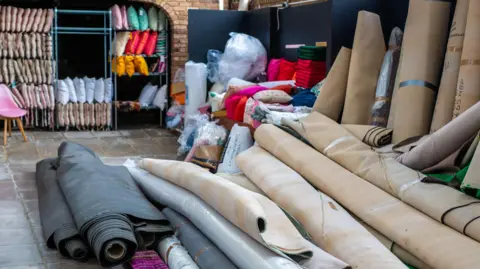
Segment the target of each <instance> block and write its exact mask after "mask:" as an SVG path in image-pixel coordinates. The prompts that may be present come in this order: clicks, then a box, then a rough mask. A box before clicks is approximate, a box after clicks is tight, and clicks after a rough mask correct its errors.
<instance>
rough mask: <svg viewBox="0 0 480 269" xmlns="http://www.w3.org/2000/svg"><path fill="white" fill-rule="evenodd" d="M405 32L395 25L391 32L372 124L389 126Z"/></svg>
mask: <svg viewBox="0 0 480 269" xmlns="http://www.w3.org/2000/svg"><path fill="white" fill-rule="evenodd" d="M402 38H403V32H402V30H400V28H398V27H395V28H394V29H393V30H392V33H391V34H390V40H389V42H388V51H387V53H386V54H385V58H384V59H383V64H382V69H381V71H380V76H379V78H378V83H377V90H376V92H375V102H374V103H373V107H372V117H371V120H370V124H371V125H375V126H380V127H387V123H388V115H389V114H390V105H391V104H392V95H393V89H394V88H395V78H396V75H397V69H398V64H399V61H400V47H401V46H402Z"/></svg>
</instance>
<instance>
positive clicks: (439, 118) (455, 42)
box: [430, 0, 470, 133]
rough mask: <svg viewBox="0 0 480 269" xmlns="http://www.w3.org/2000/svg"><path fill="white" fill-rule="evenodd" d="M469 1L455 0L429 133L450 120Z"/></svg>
mask: <svg viewBox="0 0 480 269" xmlns="http://www.w3.org/2000/svg"><path fill="white" fill-rule="evenodd" d="M469 1H470V0H457V6H456V8H455V15H454V16H453V22H452V27H451V29H450V36H449V37H448V44H447V52H446V53H445V62H444V63H443V73H442V80H441V81H440V88H439V89H438V95H437V103H436V104H435V110H434V112H433V119H432V126H431V127H430V133H433V132H435V131H437V130H438V129H440V128H442V127H443V126H444V125H445V124H447V123H448V122H450V121H451V120H452V111H453V105H454V103H455V94H456V92H457V90H456V89H457V80H458V72H459V69H460V59H461V56H462V47H463V37H464V36H465V26H466V24H467V12H468V3H469Z"/></svg>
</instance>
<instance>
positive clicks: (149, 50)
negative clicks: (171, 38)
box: [143, 32, 158, 56]
mask: <svg viewBox="0 0 480 269" xmlns="http://www.w3.org/2000/svg"><path fill="white" fill-rule="evenodd" d="M157 38H158V33H157V32H152V33H150V36H148V41H147V44H146V45H145V49H144V50H143V52H144V53H145V54H147V55H148V56H150V55H152V54H153V53H154V52H155V47H156V46H157Z"/></svg>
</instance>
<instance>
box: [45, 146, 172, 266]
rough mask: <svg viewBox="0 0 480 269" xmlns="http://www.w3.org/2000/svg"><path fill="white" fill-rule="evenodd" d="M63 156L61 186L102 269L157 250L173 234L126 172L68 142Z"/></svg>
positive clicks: (59, 175) (62, 148) (59, 174)
mask: <svg viewBox="0 0 480 269" xmlns="http://www.w3.org/2000/svg"><path fill="white" fill-rule="evenodd" d="M58 155H59V157H58V161H57V166H58V167H57V181H58V185H59V186H60V189H61V190H62V192H63V194H64V197H65V200H66V202H67V204H68V207H69V208H70V212H71V213H72V215H73V218H74V220H75V224H76V227H78V230H79V232H80V235H81V236H82V237H83V238H85V240H86V241H87V243H88V245H89V246H90V248H91V249H92V251H93V253H94V254H95V256H96V257H97V259H98V261H99V263H100V264H101V265H102V266H105V267H107V266H114V265H118V264H121V263H124V262H125V261H127V260H129V259H130V258H132V257H133V255H134V254H135V251H137V249H144V248H145V247H147V246H151V247H156V246H157V245H158V242H159V241H160V240H161V239H163V238H164V237H167V236H170V235H172V234H173V229H172V228H171V227H170V226H169V224H170V223H169V221H168V220H167V219H166V218H165V216H163V214H162V213H161V212H160V211H159V210H158V209H157V208H156V207H155V206H153V205H152V204H151V203H150V202H149V201H148V200H147V199H146V198H145V196H144V195H143V194H142V192H141V191H140V189H139V188H138V187H137V186H136V184H135V181H134V180H133V178H132V177H131V175H130V174H129V173H128V170H127V169H126V168H125V167H123V166H108V165H105V164H103V163H102V162H101V161H100V159H99V158H98V157H97V156H96V155H95V153H94V152H93V151H92V150H90V149H88V148H86V147H84V146H82V145H79V144H75V143H71V142H63V143H62V144H61V145H60V148H59V149H58ZM50 211H51V210H49V211H48V212H50ZM152 238H154V239H153V241H155V242H152ZM147 242H148V244H146V243H147Z"/></svg>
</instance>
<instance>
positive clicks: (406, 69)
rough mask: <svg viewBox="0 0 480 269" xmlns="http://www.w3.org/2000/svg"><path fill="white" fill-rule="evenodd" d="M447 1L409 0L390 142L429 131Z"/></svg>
mask: <svg viewBox="0 0 480 269" xmlns="http://www.w3.org/2000/svg"><path fill="white" fill-rule="evenodd" d="M450 5H451V3H450V2H448V1H427V0H411V1H410V4H409V8H408V16H407V22H406V25H405V34H404V36H403V44H402V64H401V66H400V71H399V72H400V73H399V88H398V94H397V96H396V97H395V102H397V104H396V106H395V111H394V113H395V117H394V118H395V121H394V122H393V129H394V130H395V132H394V133H393V142H394V143H398V142H401V141H403V140H405V139H408V138H410V137H414V136H419V135H425V134H428V133H429V131H430V125H431V120H432V114H433V109H434V105H435V95H436V92H437V90H438V84H439V78H440V74H441V73H440V72H441V67H442V64H443V56H444V52H445V45H446V41H447V35H448V22H449V19H450Z"/></svg>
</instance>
